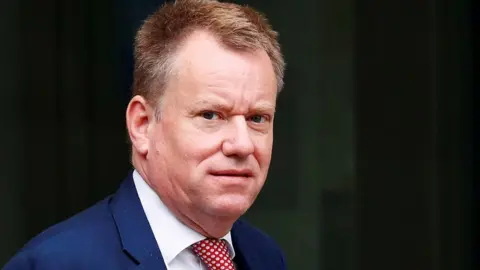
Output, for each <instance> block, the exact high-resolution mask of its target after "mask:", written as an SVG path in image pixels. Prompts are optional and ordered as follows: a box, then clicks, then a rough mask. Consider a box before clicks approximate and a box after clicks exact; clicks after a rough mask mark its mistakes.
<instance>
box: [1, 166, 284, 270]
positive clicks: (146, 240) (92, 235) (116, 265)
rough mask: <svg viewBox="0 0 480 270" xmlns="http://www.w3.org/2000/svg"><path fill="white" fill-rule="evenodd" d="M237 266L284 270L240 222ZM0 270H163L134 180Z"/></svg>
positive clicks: (277, 255)
mask: <svg viewBox="0 0 480 270" xmlns="http://www.w3.org/2000/svg"><path fill="white" fill-rule="evenodd" d="M231 233H232V240H233V244H234V248H235V253H236V256H235V260H234V261H235V263H236V264H237V266H238V269H242V270H271V269H274V270H277V269H279V270H281V269H286V265H285V260H284V257H283V254H282V252H281V250H280V249H279V248H278V246H277V245H276V244H275V242H274V241H273V240H272V239H270V238H269V237H268V236H267V235H265V234H264V233H262V232H261V231H259V230H258V229H255V228H253V227H252V226H250V225H248V224H247V223H246V222H244V221H240V220H239V221H237V222H236V223H235V224H234V225H233V228H232V231H231ZM2 269H4V270H14V269H15V270H17V269H18V270H27V269H29V270H33V269H35V270H47V269H48V270H57V269H58V270H66V269H69V270H76V269H88V270H95V269H99V270H110V269H112V270H113V269H115V270H118V269H152V270H154V269H155V270H166V267H165V263H164V261H163V258H162V254H161V252H160V250H159V248H158V245H157V243H156V241H155V238H154V236H153V232H152V230H151V228H150V225H149V224H148V220H147V218H146V216H145V213H144V211H143V208H142V205H141V203H140V200H139V198H138V195H137V191H136V189H135V185H134V183H133V179H132V175H131V174H129V176H128V177H127V178H126V179H125V181H124V182H123V183H122V184H121V186H120V188H119V189H118V191H117V192H116V193H115V194H114V195H112V196H109V197H107V198H106V199H104V200H103V201H101V202H99V203H97V204H96V205H94V206H92V207H90V208H89V209H87V210H85V211H83V212H81V213H79V214H77V215H75V216H73V217H72V218H70V219H67V220H65V221H63V222H61V223H59V224H56V225H54V226H53V227H51V228H49V229H47V230H45V231H44V232H42V233H41V234H39V235H38V236H36V237H35V238H33V239H32V240H31V241H29V242H28V243H27V244H26V245H25V246H24V247H23V248H22V249H21V250H20V251H19V252H18V253H17V254H16V255H15V256H14V257H13V258H12V259H11V260H10V261H9V262H8V263H7V265H5V266H4V268H2Z"/></svg>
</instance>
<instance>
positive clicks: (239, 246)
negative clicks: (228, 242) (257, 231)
mask: <svg viewBox="0 0 480 270" xmlns="http://www.w3.org/2000/svg"><path fill="white" fill-rule="evenodd" d="M251 240H252V239H251V238H250V237H248V235H245V230H244V228H243V224H242V223H241V221H237V222H235V223H234V224H233V227H232V242H233V248H234V249H235V258H234V261H235V263H236V265H237V268H238V269H237V270H263V268H262V265H261V263H260V262H261V261H259V260H258V254H259V253H258V252H257V250H256V247H255V245H253V244H252V243H251Z"/></svg>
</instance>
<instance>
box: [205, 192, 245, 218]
mask: <svg viewBox="0 0 480 270" xmlns="http://www.w3.org/2000/svg"><path fill="white" fill-rule="evenodd" d="M211 203H212V204H211V205H210V207H209V208H210V209H208V211H209V212H210V214H212V215H214V216H222V217H232V218H235V219H237V218H238V217H240V216H241V215H243V214H244V213H245V212H246V211H247V210H248V209H249V208H250V206H251V205H252V200H251V198H247V197H246V196H245V195H227V196H222V197H221V198H216V199H215V200H213V201H212V202H211Z"/></svg>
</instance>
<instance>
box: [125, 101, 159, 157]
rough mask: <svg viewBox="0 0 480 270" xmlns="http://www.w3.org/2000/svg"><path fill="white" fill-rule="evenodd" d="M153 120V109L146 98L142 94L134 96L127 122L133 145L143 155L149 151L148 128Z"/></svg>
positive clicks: (130, 103)
mask: <svg viewBox="0 0 480 270" xmlns="http://www.w3.org/2000/svg"><path fill="white" fill-rule="evenodd" d="M153 121H155V119H154V115H153V111H152V109H151V108H150V106H149V105H148V103H147V102H146V100H145V99H144V98H143V97H142V96H134V97H133V98H132V99H131V100H130V102H129V103H128V107H127V112H126V123H127V129H128V135H129V136H130V141H131V142H132V146H133V148H134V150H135V151H136V152H137V153H139V154H140V155H142V156H144V155H146V154H147V153H148V144H149V134H148V130H149V126H150V125H151V124H152V123H153Z"/></svg>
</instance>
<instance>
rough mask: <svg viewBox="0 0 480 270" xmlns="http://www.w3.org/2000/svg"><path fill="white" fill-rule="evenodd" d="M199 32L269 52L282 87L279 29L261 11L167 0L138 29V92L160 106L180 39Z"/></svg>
mask: <svg viewBox="0 0 480 270" xmlns="http://www.w3.org/2000/svg"><path fill="white" fill-rule="evenodd" d="M195 30H206V31H208V32H210V33H212V34H213V35H214V36H215V37H216V38H218V40H219V42H221V43H222V44H223V45H225V46H227V48H231V49H236V50H245V51H254V50H258V49H262V50H265V52H266V53H267V54H268V56H269V57H270V60H271V62H272V65H273V69H274V72H275V75H276V79H277V86H278V91H280V90H281V89H282V87H283V74H284V69H285V63H284V60H283V56H282V53H281V50H280V45H279V43H278V40H277V32H275V31H273V30H272V28H271V26H270V25H269V23H268V21H267V19H266V18H265V17H264V16H263V15H262V14H261V13H259V12H258V11H255V10H254V9H252V8H250V7H247V6H240V5H237V4H232V3H220V2H217V1H214V0H177V1H175V2H167V3H165V4H163V5H162V6H161V7H160V8H159V9H158V10H157V11H156V12H155V13H153V14H152V15H151V16H149V17H148V18H147V19H146V20H145V22H144V23H143V25H142V26H141V27H140V29H139V30H138V32H137V35H136V38H135V51H134V54H135V70H134V82H133V94H134V95H141V96H143V97H144V98H145V99H146V100H147V101H148V102H149V103H151V104H152V105H154V104H156V100H158V99H159V97H160V96H161V94H162V93H163V92H164V90H165V88H166V82H167V80H168V75H169V74H170V72H171V71H172V63H173V57H172V56H173V55H174V53H175V52H176V49H177V47H178V45H179V43H181V42H182V40H184V39H185V38H186V37H187V36H188V35H189V34H190V33H192V32H193V31H195ZM153 82H155V85H154V87H153ZM154 107H156V106H154Z"/></svg>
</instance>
